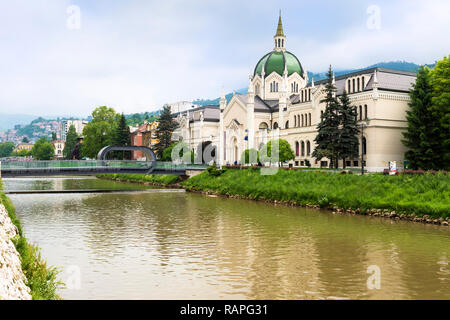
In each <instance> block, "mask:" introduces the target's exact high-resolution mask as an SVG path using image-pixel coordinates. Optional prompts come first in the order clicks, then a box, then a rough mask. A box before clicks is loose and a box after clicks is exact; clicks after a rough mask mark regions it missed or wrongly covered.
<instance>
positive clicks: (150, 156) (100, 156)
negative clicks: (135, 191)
mask: <svg viewBox="0 0 450 320" xmlns="http://www.w3.org/2000/svg"><path fill="white" fill-rule="evenodd" d="M111 151H142V152H143V153H144V154H145V155H146V156H147V161H148V162H151V164H150V169H149V171H148V172H147V174H149V173H151V172H152V171H153V169H154V168H155V166H156V155H155V153H154V152H153V150H152V149H150V148H149V147H144V146H106V147H103V148H102V149H101V150H100V151H99V152H98V154H97V160H106V155H107V154H108V153H109V152H111ZM148 159H151V160H150V161H149V160H148Z"/></svg>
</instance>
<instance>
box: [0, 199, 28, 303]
mask: <svg viewBox="0 0 450 320" xmlns="http://www.w3.org/2000/svg"><path fill="white" fill-rule="evenodd" d="M17 234H18V230H17V227H16V226H15V225H14V224H13V223H12V222H11V219H10V218H9V215H8V212H7V211H6V209H5V207H4V206H3V204H0V300H10V299H14V300H31V295H30V288H28V287H27V286H26V285H25V281H26V278H25V275H24V274H23V272H22V267H21V263H20V256H19V253H18V252H17V250H16V248H15V247H14V244H13V243H12V242H11V240H10V239H11V238H13V237H14V236H16V235H17Z"/></svg>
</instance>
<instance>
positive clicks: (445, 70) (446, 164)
mask: <svg viewBox="0 0 450 320" xmlns="http://www.w3.org/2000/svg"><path fill="white" fill-rule="evenodd" d="M430 75H431V77H430V81H431V85H432V87H433V97H432V100H431V101H432V108H431V110H432V112H433V115H434V117H435V119H439V137H440V138H439V140H440V141H441V144H442V152H441V154H440V155H441V157H442V163H441V165H440V167H439V168H440V169H450V56H447V57H444V59H442V60H440V61H438V62H437V63H436V67H434V69H433V70H432V71H431V74H430Z"/></svg>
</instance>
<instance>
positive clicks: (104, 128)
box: [81, 106, 118, 158]
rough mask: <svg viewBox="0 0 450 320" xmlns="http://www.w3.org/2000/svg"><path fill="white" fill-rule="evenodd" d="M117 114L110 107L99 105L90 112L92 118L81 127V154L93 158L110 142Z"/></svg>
mask: <svg viewBox="0 0 450 320" xmlns="http://www.w3.org/2000/svg"><path fill="white" fill-rule="evenodd" d="M117 118H118V115H117V114H116V112H115V111H114V109H112V108H108V107H106V106H101V107H98V108H96V109H95V110H94V111H93V112H92V120H91V122H89V123H88V124H87V125H86V126H85V127H84V129H83V136H84V140H83V147H82V148H81V152H82V154H83V156H85V157H88V158H95V157H96V156H97V154H98V152H99V151H100V150H101V149H102V148H103V147H106V146H108V145H111V144H112V141H113V137H114V131H115V128H116V124H117Z"/></svg>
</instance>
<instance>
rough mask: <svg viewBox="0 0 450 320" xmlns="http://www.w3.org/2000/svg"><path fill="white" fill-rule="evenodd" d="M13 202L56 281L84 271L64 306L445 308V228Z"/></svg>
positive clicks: (263, 211)
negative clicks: (268, 303) (325, 302)
mask: <svg viewBox="0 0 450 320" xmlns="http://www.w3.org/2000/svg"><path fill="white" fill-rule="evenodd" d="M62 180H63V186H64V187H66V186H68V185H70V187H68V188H70V189H74V183H75V182H73V181H71V180H70V179H62ZM88 180H89V181H90V182H88ZM11 181H12V179H11V180H7V181H5V182H6V187H7V188H9V189H13V187H12V185H11V184H12V183H11ZM70 181H71V182H70ZM93 181H96V182H93ZM14 183H18V184H20V183H19V182H14ZM33 183H34V182H33V180H31V179H30V180H28V181H25V182H22V186H21V187H23V188H24V189H30V186H31V185H33ZM40 183H41V185H43V184H44V182H40ZM78 183H81V185H82V184H83V183H84V185H82V188H86V187H87V185H89V184H91V183H99V182H98V180H93V179H84V182H80V181H79V182H78ZM101 183H105V187H108V188H116V187H117V184H116V183H115V182H110V181H103V182H101ZM135 187H136V185H133V186H132V188H135ZM14 188H16V189H17V185H15V186H14ZM95 188H98V187H95ZM120 188H122V186H121V187H120ZM22 190H23V189H22ZM11 199H12V200H13V202H14V203H15V205H16V206H17V212H18V215H19V217H20V219H21V220H22V223H23V225H24V229H25V232H26V235H27V237H28V238H29V239H30V240H31V241H32V242H35V243H37V244H38V245H39V246H40V247H41V248H42V251H43V255H44V257H46V258H47V260H48V262H49V263H50V264H52V265H57V266H62V267H64V268H65V269H64V270H65V271H64V272H63V273H62V274H61V278H62V280H63V281H65V282H66V283H72V282H73V281H72V280H73V276H74V273H73V270H77V269H76V268H79V270H80V271H81V286H80V288H79V289H73V288H72V289H65V290H63V291H62V292H61V294H62V296H63V297H64V298H66V299H96V298H97V299H102V298H104V299H110V298H111V299H112V298H118V299H137V298H142V299H223V298H227V299H241V298H242V299H246V298H248V299H366V298H369V299H401V298H406V299H431V298H433V299H444V298H445V299H450V267H449V265H448V261H449V257H448V254H449V252H450V231H449V228H446V227H441V226H434V225H422V224H412V223H409V222H394V221H391V220H385V219H378V218H366V217H361V216H341V215H333V214H330V213H328V212H319V211H316V210H308V209H304V208H289V207H283V206H273V205H269V204H265V203H256V202H252V201H244V200H234V199H224V198H213V197H206V196H203V195H198V194H189V193H157V194H153V193H142V194H96V195H85V194H61V195H57V196H55V195H12V196H11ZM370 265H377V266H379V267H380V269H381V289H380V290H369V289H368V288H367V285H366V282H367V279H368V277H369V276H370V274H367V268H368V266H370ZM73 266H75V269H74V267H73Z"/></svg>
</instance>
